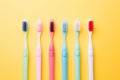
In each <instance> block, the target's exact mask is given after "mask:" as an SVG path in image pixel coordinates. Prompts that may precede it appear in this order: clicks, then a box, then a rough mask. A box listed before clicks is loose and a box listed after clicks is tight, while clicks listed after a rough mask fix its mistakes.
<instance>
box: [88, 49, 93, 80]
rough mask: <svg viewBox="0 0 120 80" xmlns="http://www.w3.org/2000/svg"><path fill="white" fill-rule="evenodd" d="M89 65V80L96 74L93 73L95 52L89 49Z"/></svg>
mask: <svg viewBox="0 0 120 80" xmlns="http://www.w3.org/2000/svg"><path fill="white" fill-rule="evenodd" d="M88 66H89V80H93V79H94V76H93V75H94V74H93V52H92V50H89V52H88Z"/></svg>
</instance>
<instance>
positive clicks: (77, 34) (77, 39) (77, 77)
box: [74, 19, 80, 80]
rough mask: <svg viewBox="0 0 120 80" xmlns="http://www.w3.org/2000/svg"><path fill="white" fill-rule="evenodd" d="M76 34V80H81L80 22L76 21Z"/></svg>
mask: <svg viewBox="0 0 120 80" xmlns="http://www.w3.org/2000/svg"><path fill="white" fill-rule="evenodd" d="M74 27H75V32H76V46H75V66H76V80H80V46H79V33H80V21H79V20H78V19H76V21H75V25H74Z"/></svg>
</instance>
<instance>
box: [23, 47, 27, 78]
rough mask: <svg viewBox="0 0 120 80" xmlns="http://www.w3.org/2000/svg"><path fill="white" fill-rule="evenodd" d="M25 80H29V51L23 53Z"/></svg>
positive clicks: (25, 50)
mask: <svg viewBox="0 0 120 80" xmlns="http://www.w3.org/2000/svg"><path fill="white" fill-rule="evenodd" d="M23 80H28V51H27V49H24V52H23Z"/></svg>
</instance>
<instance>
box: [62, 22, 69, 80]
mask: <svg viewBox="0 0 120 80" xmlns="http://www.w3.org/2000/svg"><path fill="white" fill-rule="evenodd" d="M67 28H68V25H67V21H66V20H63V22H62V32H63V37H64V42H63V47H62V80H68V73H67V71H68V68H67V67H68V52H67V46H66V34H67Z"/></svg>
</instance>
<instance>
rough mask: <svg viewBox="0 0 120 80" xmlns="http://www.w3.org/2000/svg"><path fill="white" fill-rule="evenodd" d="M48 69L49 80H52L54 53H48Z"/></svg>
mask: <svg viewBox="0 0 120 80" xmlns="http://www.w3.org/2000/svg"><path fill="white" fill-rule="evenodd" d="M49 69H50V80H54V51H50V55H49Z"/></svg>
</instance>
